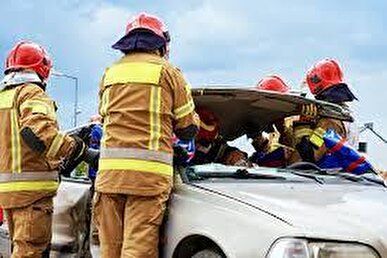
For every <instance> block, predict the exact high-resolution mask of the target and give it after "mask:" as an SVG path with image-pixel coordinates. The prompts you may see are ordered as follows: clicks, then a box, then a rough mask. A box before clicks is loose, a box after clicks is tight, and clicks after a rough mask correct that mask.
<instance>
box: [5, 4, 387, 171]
mask: <svg viewBox="0 0 387 258" xmlns="http://www.w3.org/2000/svg"><path fill="white" fill-rule="evenodd" d="M0 10H2V19H1V20H0V59H1V60H4V58H5V56H6V53H7V51H8V50H9V49H10V48H11V46H12V45H13V44H14V43H15V42H16V41H18V40H20V39H31V40H34V41H37V42H38V43H41V44H42V45H44V46H46V47H47V48H48V49H49V51H50V53H51V55H52V56H53V59H54V62H55V68H56V69H57V70H59V71H63V72H66V73H69V74H73V75H76V76H77V77H79V80H80V109H81V111H82V113H81V114H80V116H79V119H80V121H81V122H86V121H87V119H88V117H89V116H90V115H91V114H93V113H95V112H96V110H97V91H98V82H99V80H100V77H101V75H102V72H103V70H104V69H105V67H107V66H108V65H109V64H110V63H111V62H112V61H113V60H114V59H116V58H117V57H118V56H119V53H117V52H115V51H113V50H112V49H111V48H110V46H111V45H112V44H113V43H114V42H115V40H117V39H119V38H120V36H121V35H122V33H123V31H124V29H125V26H126V23H127V21H128V20H129V19H130V17H131V16H132V15H133V14H135V13H137V12H139V11H147V12H150V13H154V14H157V15H159V16H161V17H162V18H163V19H164V20H165V22H166V23H167V25H168V27H169V30H170V33H171V35H172V45H171V61H172V62H173V63H175V64H176V65H177V66H179V67H180V68H181V69H182V70H183V71H184V73H185V74H186V77H187V78H188V80H189V81H190V82H191V83H192V84H193V85H205V84H232V85H252V84H255V83H256V81H258V80H259V78H261V77H262V76H264V75H266V74H270V73H276V74H279V75H282V76H283V77H284V79H285V80H286V81H287V82H288V83H289V84H290V85H291V86H292V87H294V88H298V87H299V85H300V83H301V81H302V79H303V77H304V74H305V71H306V70H307V69H308V68H309V67H310V66H311V65H312V64H313V63H314V62H315V61H317V60H319V59H321V58H325V57H333V58H336V59H338V60H339V61H340V62H341V64H342V66H343V68H344V73H345V77H346V79H347V81H348V82H349V83H350V85H351V86H352V88H353V89H354V91H355V92H356V94H357V95H358V97H359V100H360V101H359V102H358V103H355V104H354V109H355V111H356V112H357V119H358V122H359V123H364V122H368V121H373V122H375V125H376V129H377V130H378V131H380V132H381V133H382V134H383V135H385V136H387V128H386V125H387V116H386V111H387V109H386V103H387V101H386V98H387V97H386V96H387V86H386V83H387V70H386V61H387V35H386V33H385V30H384V29H385V28H386V27H387V17H386V16H385V10H387V2H385V1H378V0H368V1H356V0H355V1H348V0H343V1H334V0H326V1H310V0H295V1H284V0H282V1H279V0H271V1H260V0H259V1H245V0H239V1H232V0H222V1H221V0H200V1H199V0H197V1H196V0H186V1H179V0H170V1H145V0H144V1H120V0H118V1H108V0H96V1H86V0H57V1H43V0H12V1H1V2H0ZM49 86H50V88H49V92H50V94H51V95H52V96H53V97H54V98H55V99H56V100H57V101H58V102H59V106H60V112H59V115H60V119H61V125H62V127H63V128H69V127H70V126H71V123H72V122H71V115H69V114H71V112H72V105H73V96H74V91H73V89H74V87H73V82H72V81H71V80H68V79H61V78H52V80H51V82H50V85H49ZM362 136H363V137H364V138H366V139H367V140H368V141H369V142H370V145H371V146H370V155H371V156H372V158H373V159H374V160H376V163H378V165H380V166H384V167H386V168H387V154H386V153H387V148H386V147H385V145H383V144H381V143H380V142H378V141H377V140H375V139H374V138H373V137H372V136H371V135H369V134H364V135H362Z"/></svg>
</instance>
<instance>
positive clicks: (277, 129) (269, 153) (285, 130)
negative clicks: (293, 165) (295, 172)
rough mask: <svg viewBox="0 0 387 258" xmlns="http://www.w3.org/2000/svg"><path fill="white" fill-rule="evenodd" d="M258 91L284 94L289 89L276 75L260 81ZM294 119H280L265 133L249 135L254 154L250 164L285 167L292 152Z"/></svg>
mask: <svg viewBox="0 0 387 258" xmlns="http://www.w3.org/2000/svg"><path fill="white" fill-rule="evenodd" d="M256 89H258V90H265V91H271V92H276V93H281V94H285V93H288V92H289V91H290V87H289V86H288V85H287V84H286V83H285V82H284V80H283V79H282V78H281V77H279V76H276V75H270V76H266V77H264V78H263V79H262V80H260V81H259V82H258V84H257V86H256ZM292 120H294V117H287V118H285V119H280V120H279V121H276V122H274V124H272V125H270V128H268V129H267V130H266V131H265V132H259V133H255V132H254V133H249V134H248V138H251V139H252V145H253V147H254V149H255V152H254V153H253V155H252V156H251V157H250V160H251V162H253V163H255V164H258V165H260V166H265V167H285V166H286V165H287V159H288V157H289V156H290V155H291V153H292V152H293V151H294V149H293V148H292V147H291V146H292V145H293V144H292V139H291V135H292V134H291V132H290V130H291V125H292Z"/></svg>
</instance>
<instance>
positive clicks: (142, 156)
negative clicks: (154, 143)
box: [99, 148, 173, 176]
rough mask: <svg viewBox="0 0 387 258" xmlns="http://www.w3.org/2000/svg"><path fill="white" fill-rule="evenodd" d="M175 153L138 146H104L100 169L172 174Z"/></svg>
mask: <svg viewBox="0 0 387 258" xmlns="http://www.w3.org/2000/svg"><path fill="white" fill-rule="evenodd" d="M172 159H173V155H172V154H170V153H166V152H160V151H151V150H144V149H136V148H102V149H101V158H100V161H99V169H100V171H103V170H134V171H140V172H150V173H155V174H161V175H166V176H172V174H173V168H172Z"/></svg>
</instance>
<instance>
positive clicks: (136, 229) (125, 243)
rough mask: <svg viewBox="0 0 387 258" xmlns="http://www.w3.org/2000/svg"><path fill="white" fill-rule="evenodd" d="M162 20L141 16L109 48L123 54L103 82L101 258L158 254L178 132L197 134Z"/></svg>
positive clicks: (97, 214) (98, 205)
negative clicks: (169, 58)
mask: <svg viewBox="0 0 387 258" xmlns="http://www.w3.org/2000/svg"><path fill="white" fill-rule="evenodd" d="M169 41H170V39H169V34H168V31H167V30H166V27H165V25H164V24H163V22H162V21H161V20H160V19H159V18H157V17H155V16H153V15H149V14H146V13H140V14H138V15H137V16H136V17H134V19H133V20H132V21H130V22H129V24H128V25H127V27H126V34H125V36H123V37H122V38H121V39H120V40H119V41H118V42H116V43H115V44H114V45H113V46H112V47H113V48H114V49H117V50H120V51H121V52H122V53H123V54H124V56H123V57H122V58H121V59H119V60H118V61H117V62H116V63H114V64H113V65H112V66H111V67H110V68H108V69H107V70H106V71H105V73H104V75H103V78H102V82H101V84H100V115H101V116H102V118H103V121H104V122H103V138H102V141H101V159H100V162H99V171H98V174H97V178H96V186H95V187H96V195H95V200H94V201H95V202H94V220H95V223H96V225H97V228H98V231H99V240H100V243H101V245H100V246H101V256H102V257H139V258H140V257H149V258H152V257H158V241H159V227H160V224H161V222H162V219H163V215H164V211H165V208H166V202H167V200H168V198H169V194H170V191H171V187H172V180H173V167H172V161H173V149H172V142H173V141H172V138H173V133H174V134H175V135H176V136H177V137H178V138H180V139H182V140H189V139H192V138H193V137H195V135H196V133H197V131H198V125H199V118H198V116H197V114H196V113H195V107H194V102H193V99H192V96H191V88H190V85H189V84H188V83H187V82H186V80H185V79H184V77H183V74H182V72H181V71H180V70H179V69H178V68H176V67H174V66H173V65H171V64H170V63H169V62H168V60H167V57H168V52H169Z"/></svg>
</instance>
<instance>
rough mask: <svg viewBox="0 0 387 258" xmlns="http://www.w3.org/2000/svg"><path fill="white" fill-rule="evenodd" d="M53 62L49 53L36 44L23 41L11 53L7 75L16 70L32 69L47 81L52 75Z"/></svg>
mask: <svg viewBox="0 0 387 258" xmlns="http://www.w3.org/2000/svg"><path fill="white" fill-rule="evenodd" d="M51 68H52V62H51V58H50V56H49V55H48V54H47V51H46V50H45V49H44V48H43V47H41V46H39V45H38V44H36V43H33V42H28V41H22V42H19V43H17V44H16V45H15V46H14V47H13V48H12V49H11V51H10V52H9V54H8V57H7V60H6V63H5V73H7V72H9V71H10V70H14V69H31V70H34V71H35V72H36V73H37V74H39V75H40V76H41V77H42V78H43V79H44V80H46V79H47V78H48V76H49V74H50V70H51Z"/></svg>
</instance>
